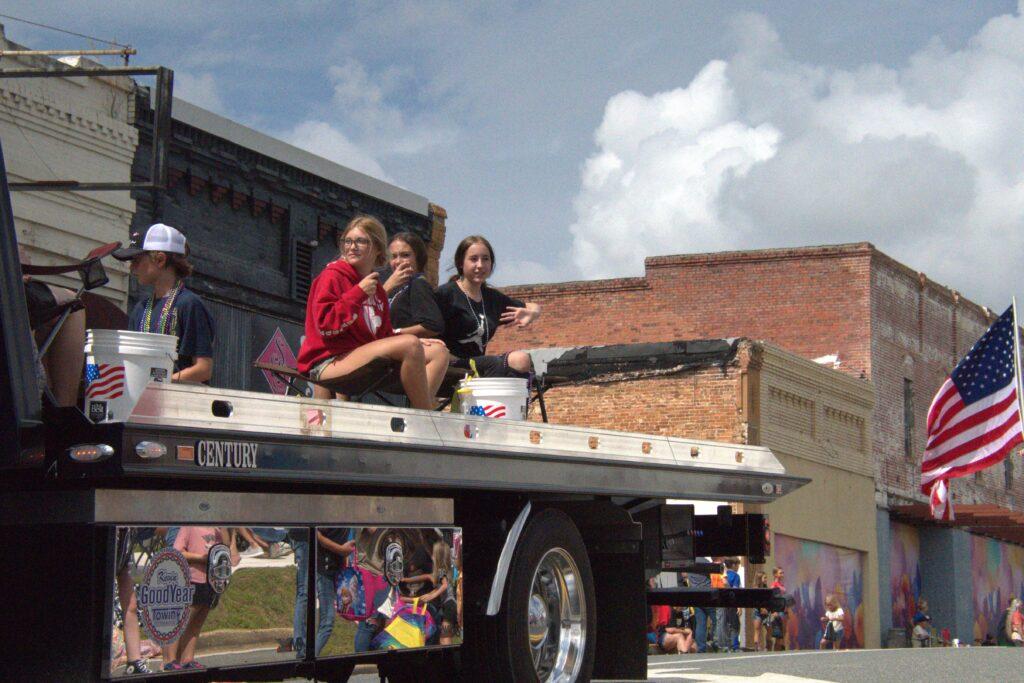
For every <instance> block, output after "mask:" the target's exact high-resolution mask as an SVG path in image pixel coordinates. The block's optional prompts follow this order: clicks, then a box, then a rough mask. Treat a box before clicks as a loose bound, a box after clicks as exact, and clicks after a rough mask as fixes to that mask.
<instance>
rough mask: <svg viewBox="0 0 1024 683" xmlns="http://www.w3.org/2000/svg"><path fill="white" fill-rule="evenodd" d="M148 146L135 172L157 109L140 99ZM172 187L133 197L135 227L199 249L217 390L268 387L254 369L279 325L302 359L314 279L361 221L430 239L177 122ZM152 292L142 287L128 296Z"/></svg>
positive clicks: (324, 184)
mask: <svg viewBox="0 0 1024 683" xmlns="http://www.w3.org/2000/svg"><path fill="white" fill-rule="evenodd" d="M136 110H137V111H138V112H139V114H138V118H137V122H136V125H137V127H138V129H139V137H140V143H139V146H138V151H137V154H136V158H135V161H134V165H133V176H138V177H139V178H142V177H144V176H146V175H147V174H148V173H149V154H150V152H151V146H150V144H149V140H150V139H151V127H152V125H151V120H152V112H151V110H149V108H148V104H147V101H146V100H145V98H140V99H139V103H138V106H137V108H136ZM169 147H170V148H169V150H168V187H167V189H166V190H164V191H161V192H155V191H154V192H151V191H139V192H135V193H133V198H134V199H135V200H136V213H135V216H134V218H133V221H132V230H133V231H142V230H145V228H146V227H147V226H149V225H150V224H152V223H154V222H157V221H160V222H165V223H168V224H170V225H173V226H175V227H178V228H180V229H181V230H182V232H184V233H185V236H186V237H187V238H188V240H189V244H190V246H191V248H192V257H191V260H192V262H193V264H194V265H195V267H196V272H195V274H194V275H193V276H192V277H190V278H189V279H188V281H187V285H188V287H189V288H190V289H192V291H194V292H196V293H197V294H199V295H200V296H201V297H203V299H204V300H205V301H206V302H207V303H209V304H210V309H211V311H212V312H213V315H214V317H215V319H216V320H217V328H218V329H217V338H218V343H217V350H216V357H215V359H214V376H213V384H214V385H215V386H220V387H225V388H236V389H255V390H266V389H268V385H267V383H266V381H265V380H264V379H263V377H262V374H261V373H255V374H254V373H253V372H252V371H251V369H250V365H251V363H252V361H253V359H254V358H255V357H256V356H257V355H258V354H259V353H260V352H261V351H262V350H263V348H264V347H265V346H266V344H267V342H268V341H269V338H270V336H271V335H272V334H273V332H274V330H275V329H276V328H277V327H281V330H282V333H283V334H284V335H285V337H286V339H287V341H288V344H289V345H290V346H291V348H292V351H293V352H294V353H297V352H298V340H299V337H300V336H301V334H302V332H301V327H302V323H303V318H304V317H305V291H306V288H307V287H308V286H309V281H310V279H311V278H313V277H316V275H317V274H319V273H320V271H321V270H322V269H323V267H324V266H325V265H326V264H327V263H328V262H329V261H331V260H332V259H334V258H337V246H336V235H337V230H338V229H340V228H341V227H343V226H344V225H345V223H347V222H348V220H349V219H351V218H352V217H353V216H355V215H357V214H360V213H368V214H372V215H374V216H377V217H378V218H380V219H381V220H382V221H383V222H384V225H385V226H386V227H387V228H388V231H389V232H391V233H392V234H394V233H397V232H401V231H405V230H408V231H411V232H414V233H416V234H418V235H420V236H421V237H422V238H423V240H424V241H425V242H428V243H429V241H430V236H431V228H432V224H431V219H430V218H429V217H427V216H422V215H419V214H416V213H413V212H410V211H408V210H406V209H403V208H401V207H398V206H395V205H393V204H389V203H387V202H383V201H381V200H379V199H376V198H374V197H369V196H366V195H363V194H360V193H358V192H356V191H354V190H352V189H350V188H346V187H342V186H339V185H337V184H335V183H333V182H331V181H329V180H326V179H324V178H320V177H318V176H314V175H312V174H310V173H308V172H305V171H302V170H300V169H296V168H294V167H291V166H288V165H286V164H284V163H282V162H280V161H278V160H276V159H273V158H271V157H268V156H265V155H263V154H261V153H260V151H259V150H252V149H246V148H243V147H240V146H239V145H236V144H234V143H232V142H228V141H226V140H223V139H221V138H218V137H216V136H213V135H211V134H209V133H207V132H205V131H202V130H199V129H197V128H193V127H191V126H188V125H186V124H183V123H182V122H180V121H174V122H173V126H172V131H171V140H170V146H169ZM143 294H145V292H141V291H140V290H139V287H138V285H137V284H136V283H134V281H133V282H132V285H131V287H130V290H129V300H130V303H131V304H134V302H135V301H136V300H138V298H139V297H140V296H141V295H143Z"/></svg>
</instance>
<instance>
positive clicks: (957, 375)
mask: <svg viewBox="0 0 1024 683" xmlns="http://www.w3.org/2000/svg"><path fill="white" fill-rule="evenodd" d="M1015 332H1016V321H1015V319H1014V315H1013V307H1012V306H1011V307H1010V308H1008V309H1006V312H1005V313H1003V314H1002V315H1001V316H999V319H998V320H997V321H996V322H995V323H994V324H993V325H992V327H990V328H989V329H988V331H987V332H985V334H984V335H982V337H981V339H979V340H978V341H977V342H976V343H975V344H974V346H973V347H972V348H971V350H970V351H969V352H968V353H967V355H966V356H964V358H963V360H961V361H960V363H959V364H958V365H957V366H956V368H954V370H953V372H952V374H951V375H950V377H949V379H947V380H946V382H945V383H944V384H943V385H942V388H941V389H939V393H938V394H936V395H935V399H934V400H933V401H932V405H931V407H930V408H929V409H928V422H927V432H928V443H927V445H926V447H925V452H924V458H923V460H922V461H921V491H922V493H926V494H928V496H929V500H930V501H931V506H932V515H933V516H936V517H937V518H939V519H952V501H951V500H950V496H949V489H948V483H947V480H948V479H951V478H953V477H963V476H966V475H968V474H971V473H972V472H977V471H978V470H981V469H984V468H986V467H989V466H991V465H994V464H995V463H997V462H999V461H1000V460H1002V459H1003V458H1005V457H1006V454H1007V453H1009V452H1010V451H1012V450H1013V449H1014V447H1016V446H1017V445H1018V444H1020V443H1024V435H1022V428H1021V412H1020V400H1019V398H1018V394H1017V383H1018V374H1017V362H1016V350H1015V345H1016V343H1017V342H1016V336H1015Z"/></svg>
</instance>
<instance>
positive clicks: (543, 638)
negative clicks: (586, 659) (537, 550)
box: [527, 548, 587, 683]
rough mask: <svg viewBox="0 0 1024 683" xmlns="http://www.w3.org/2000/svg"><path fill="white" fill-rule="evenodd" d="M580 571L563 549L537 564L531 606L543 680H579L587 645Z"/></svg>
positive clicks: (533, 645) (535, 657)
mask: <svg viewBox="0 0 1024 683" xmlns="http://www.w3.org/2000/svg"><path fill="white" fill-rule="evenodd" d="M583 591H584V586H583V585H582V583H581V582H580V572H579V569H578V568H577V567H576V563H575V562H574V561H573V559H572V556H571V555H569V553H568V552H566V551H565V550H563V549H561V548H552V549H551V550H549V551H547V553H545V554H544V556H543V557H542V558H541V559H540V562H539V563H537V569H536V571H534V573H533V581H532V583H531V584H530V599H529V602H528V603H527V619H528V624H527V626H528V631H527V632H528V633H529V639H530V654H531V655H532V656H533V667H534V671H536V673H537V678H538V679H539V680H541V681H551V682H552V683H562V682H563V681H564V682H568V681H574V680H576V677H577V676H578V675H579V672H580V667H581V666H582V665H583V649H584V647H585V645H586V642H587V627H586V616H587V614H586V610H587V607H586V599H585V596H584V593H583Z"/></svg>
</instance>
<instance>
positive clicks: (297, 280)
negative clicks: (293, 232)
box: [292, 240, 313, 303]
mask: <svg viewBox="0 0 1024 683" xmlns="http://www.w3.org/2000/svg"><path fill="white" fill-rule="evenodd" d="M311 284H313V246H312V245H311V244H310V243H309V242H308V241H306V240H293V241H292V299H293V300H294V301H301V302H303V303H305V301H306V297H307V296H308V295H309V287H310V285H311Z"/></svg>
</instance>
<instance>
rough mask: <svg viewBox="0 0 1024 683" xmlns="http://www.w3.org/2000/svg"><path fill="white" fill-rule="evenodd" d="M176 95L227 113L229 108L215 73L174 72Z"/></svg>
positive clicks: (204, 106) (198, 105)
mask: <svg viewBox="0 0 1024 683" xmlns="http://www.w3.org/2000/svg"><path fill="white" fill-rule="evenodd" d="M174 96H175V97H180V98H181V99H183V100H187V101H188V102H191V103H192V104H194V105H196V106H197V107H202V108H203V109H209V110H210V111H213V112H217V113H218V114H224V115H226V112H227V108H226V107H225V106H224V101H223V100H222V99H221V97H220V88H218V87H217V80H216V78H214V76H213V74H210V73H200V74H192V73H188V72H186V71H178V72H176V73H175V74H174Z"/></svg>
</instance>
